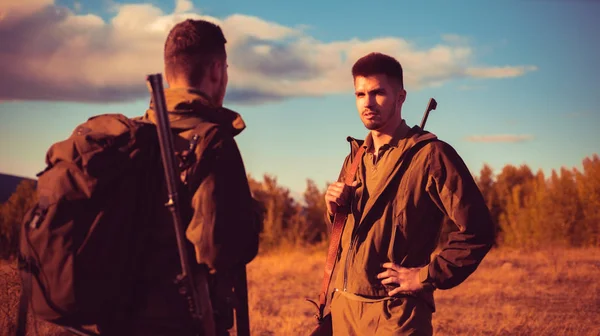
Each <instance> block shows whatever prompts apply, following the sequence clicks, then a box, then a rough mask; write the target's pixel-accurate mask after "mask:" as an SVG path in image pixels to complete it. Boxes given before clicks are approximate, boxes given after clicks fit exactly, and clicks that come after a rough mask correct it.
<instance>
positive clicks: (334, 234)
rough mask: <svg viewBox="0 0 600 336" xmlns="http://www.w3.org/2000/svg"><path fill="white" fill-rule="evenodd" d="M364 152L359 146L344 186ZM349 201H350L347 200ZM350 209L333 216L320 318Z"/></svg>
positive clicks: (345, 177) (345, 208)
mask: <svg viewBox="0 0 600 336" xmlns="http://www.w3.org/2000/svg"><path fill="white" fill-rule="evenodd" d="M364 152H365V148H364V147H363V146H360V147H359V149H358V151H357V152H356V154H355V155H354V160H353V161H352V165H351V166H350V170H348V171H347V172H346V175H345V176H344V183H345V184H346V186H350V185H351V184H352V182H353V181H354V177H355V175H356V171H357V169H358V165H359V163H360V162H361V161H362V155H363V153H364ZM348 203H350V202H348ZM349 210H350V206H349V205H346V206H343V207H341V206H340V207H338V208H337V210H336V212H335V214H334V217H333V225H332V230H331V238H330V240H329V249H328V252H327V260H326V262H325V271H324V274H323V282H322V284H321V293H320V294H319V305H318V309H319V315H318V316H317V318H318V319H319V320H321V319H322V318H323V310H324V309H325V303H326V301H327V292H328V291H329V283H330V281H331V274H332V271H333V266H334V264H335V259H336V256H337V252H338V247H339V245H340V239H341V238H342V231H343V230H344V224H345V223H346V219H347V218H348V212H349Z"/></svg>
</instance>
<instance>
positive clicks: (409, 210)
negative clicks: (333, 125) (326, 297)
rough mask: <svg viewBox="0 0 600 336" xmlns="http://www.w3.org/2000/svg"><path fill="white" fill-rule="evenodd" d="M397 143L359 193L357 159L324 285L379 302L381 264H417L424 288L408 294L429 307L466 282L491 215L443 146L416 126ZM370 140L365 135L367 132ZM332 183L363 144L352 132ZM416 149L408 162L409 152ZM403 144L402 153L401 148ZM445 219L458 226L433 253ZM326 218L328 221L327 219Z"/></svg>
mask: <svg viewBox="0 0 600 336" xmlns="http://www.w3.org/2000/svg"><path fill="white" fill-rule="evenodd" d="M404 127H406V128H407V129H409V131H408V134H407V135H406V136H404V137H403V138H402V139H398V140H397V143H394V144H391V145H392V146H396V148H397V149H395V150H394V151H392V152H390V154H389V155H391V156H390V157H389V158H388V160H386V162H387V163H388V164H387V165H386V166H383V167H378V168H377V170H378V173H379V174H383V175H382V176H383V177H382V178H381V182H380V183H379V184H378V185H377V186H376V187H375V188H374V189H372V190H370V192H369V194H370V197H368V199H366V197H363V191H364V185H365V171H364V170H365V168H364V162H363V163H361V164H359V168H358V172H357V175H356V179H358V186H357V188H356V189H355V191H354V194H353V198H352V204H351V211H350V214H349V215H348V219H347V221H346V224H345V228H344V231H343V234H342V239H341V244H340V251H339V253H338V259H337V262H336V265H335V269H334V271H333V276H332V283H331V285H330V288H333V289H334V290H336V291H342V292H343V293H345V294H349V295H350V296H353V297H355V298H360V299H367V300H378V299H385V298H386V297H387V292H388V291H389V290H390V289H392V287H389V286H384V285H382V284H381V280H380V279H377V274H378V273H380V272H382V271H383V270H384V269H383V268H382V267H381V265H382V264H383V263H385V262H394V263H396V264H399V265H400V266H402V267H407V268H412V267H423V268H422V270H421V272H420V280H421V281H422V282H424V283H428V285H427V286H426V288H427V289H425V290H423V291H421V292H420V293H412V295H414V296H417V297H420V298H422V299H424V300H425V301H426V302H427V303H429V305H430V306H431V308H432V309H433V310H434V311H435V304H434V301H433V290H434V289H435V288H438V289H448V288H452V287H454V286H456V285H458V284H460V283H461V282H462V281H464V280H465V279H466V278H467V277H468V276H469V275H470V274H471V273H473V271H475V269H476V268H477V267H478V265H479V263H480V262H481V260H482V259H483V257H484V256H485V255H486V253H487V252H488V251H489V249H490V248H491V246H492V242H493V237H494V234H493V233H494V230H493V224H492V219H491V216H490V213H489V211H488V208H487V206H486V204H485V202H484V199H483V197H482V194H481V192H480V191H479V189H478V187H477V185H476V184H475V181H474V179H473V177H472V175H471V173H470V172H469V170H468V168H467V166H466V165H465V163H464V162H463V161H462V159H461V158H460V157H459V155H458V154H457V153H456V151H455V150H454V149H453V148H452V147H451V146H450V145H449V144H447V143H445V142H443V141H441V140H439V139H437V137H436V136H435V135H434V134H432V133H429V132H425V131H423V130H421V129H420V128H419V127H417V126H415V127H413V128H412V129H410V128H409V127H407V126H404ZM367 139H368V137H367ZM347 140H348V141H349V143H350V149H351V152H350V154H349V155H348V156H347V157H346V159H345V161H344V164H343V167H342V170H341V173H340V177H339V179H338V181H343V177H344V174H345V172H346V170H347V169H349V168H350V165H351V164H352V160H353V158H354V155H355V153H356V152H357V150H358V148H359V146H363V145H365V141H363V140H357V139H354V138H351V137H348V139H347ZM418 146H421V148H420V150H419V151H418V152H417V153H416V154H415V155H414V157H412V160H408V159H406V158H404V157H403V154H405V153H406V152H407V151H408V150H410V149H415V148H418ZM402 148H404V150H402ZM444 216H448V217H449V218H450V219H451V220H452V221H453V222H454V223H455V224H456V225H457V227H458V228H459V230H458V231H457V232H454V233H451V234H450V237H449V241H448V243H447V245H446V246H444V247H443V249H442V250H441V252H440V253H439V255H437V256H435V257H434V258H433V259H432V260H430V256H431V254H432V252H434V250H435V249H436V246H437V243H438V239H439V235H440V231H441V226H442V222H443V219H444ZM331 219H332V218H329V220H330V222H331Z"/></svg>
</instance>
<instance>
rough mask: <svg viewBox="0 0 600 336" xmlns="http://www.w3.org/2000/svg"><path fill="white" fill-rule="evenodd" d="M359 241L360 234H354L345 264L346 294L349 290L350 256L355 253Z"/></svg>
mask: <svg viewBox="0 0 600 336" xmlns="http://www.w3.org/2000/svg"><path fill="white" fill-rule="evenodd" d="M357 241H358V234H354V235H353V237H352V240H351V241H350V248H349V249H348V253H346V260H345V262H344V292H346V291H347V289H348V259H350V255H351V254H352V253H353V252H354V247H355V246H356V244H357V243H356V242H357Z"/></svg>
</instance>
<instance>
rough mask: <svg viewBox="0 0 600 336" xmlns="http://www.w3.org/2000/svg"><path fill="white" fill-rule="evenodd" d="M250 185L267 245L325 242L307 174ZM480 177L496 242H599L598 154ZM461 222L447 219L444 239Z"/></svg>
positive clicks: (13, 226) (26, 198) (1, 232)
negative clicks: (294, 184)
mask: <svg viewBox="0 0 600 336" xmlns="http://www.w3.org/2000/svg"><path fill="white" fill-rule="evenodd" d="M249 180H250V187H251V189H252V192H253V194H254V196H255V198H256V199H257V200H259V201H260V203H261V204H262V206H263V211H264V222H263V232H262V236H261V250H263V251H264V250H269V249H272V248H277V247H281V246H299V245H311V244H317V243H321V242H324V241H327V239H328V238H329V237H328V234H329V230H328V226H327V224H326V222H325V216H324V214H325V201H324V195H325V190H326V186H323V187H319V186H317V185H316V183H315V182H314V181H312V180H310V179H308V180H307V186H306V190H305V191H304V194H303V199H302V200H301V201H298V200H296V199H294V198H293V197H292V196H291V192H290V190H289V189H287V188H285V187H282V186H280V185H278V184H277V179H276V178H275V177H273V176H270V175H265V176H263V179H262V181H261V180H256V179H254V178H252V177H249ZM475 180H476V181H477V184H478V185H479V188H480V189H481V191H482V193H483V195H484V198H485V199H486V202H487V205H488V207H489V209H490V212H491V213H492V217H493V220H494V223H495V225H496V233H497V234H496V245H498V246H508V247H518V248H539V247H547V246H562V247H567V246H568V247H583V246H600V158H599V157H598V155H593V156H592V157H588V158H585V159H584V160H583V170H582V171H579V170H578V169H576V168H573V169H567V168H564V167H563V168H561V169H559V170H558V171H556V170H552V172H551V174H550V176H545V175H544V173H543V171H541V170H539V171H537V172H536V173H534V172H533V171H532V170H531V169H530V168H529V167H528V166H526V165H522V166H519V167H516V166H513V165H507V166H505V167H504V168H503V169H502V170H501V171H500V172H499V173H498V174H494V172H493V170H492V169H491V167H490V166H489V165H484V167H483V168H482V170H481V171H480V173H479V175H478V176H477V175H476V176H475ZM34 188H35V185H34V182H32V181H23V182H21V184H20V185H19V186H18V187H17V190H16V191H15V193H13V195H12V196H11V197H10V199H9V200H8V201H7V202H5V203H3V204H1V205H0V257H1V258H3V259H7V258H10V257H12V256H14V254H15V252H16V250H17V244H18V229H19V225H20V221H21V218H22V217H23V215H24V214H25V211H26V210H27V209H28V208H29V207H31V206H32V204H33V203H34V202H35V197H36V196H35V190H34ZM455 229H456V227H455V226H454V225H453V224H452V222H451V221H450V220H446V221H445V223H444V229H443V234H442V237H440V243H443V241H444V240H445V237H446V235H447V234H448V232H450V231H452V230H455Z"/></svg>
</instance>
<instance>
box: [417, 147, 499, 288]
mask: <svg viewBox="0 0 600 336" xmlns="http://www.w3.org/2000/svg"><path fill="white" fill-rule="evenodd" d="M429 162H430V166H429V176H430V177H429V179H428V182H427V192H428V193H429V195H430V197H431V199H432V200H433V201H434V202H435V203H436V204H437V205H438V207H439V208H440V210H442V212H444V213H445V214H446V215H447V216H448V217H449V218H450V219H451V220H452V221H453V222H454V223H455V224H456V225H457V226H458V231H455V232H451V233H450V234H449V236H448V241H447V243H446V244H445V245H444V246H442V248H443V249H442V251H441V252H440V253H439V254H438V255H436V256H435V257H434V258H433V259H432V261H431V262H430V263H429V265H428V266H427V267H425V268H423V269H421V272H420V274H419V279H420V280H421V282H424V283H428V284H431V285H433V286H434V287H435V288H439V289H449V288H452V287H454V286H457V285H458V284H460V283H461V282H463V281H464V280H465V279H466V278H467V277H468V276H469V275H471V274H472V273H473V272H474V271H475V270H476V269H477V267H478V266H479V264H480V263H481V261H482V260H483V258H484V256H485V255H486V254H487V252H488V251H489V250H490V249H491V247H492V244H493V240H494V227H493V222H492V218H491V215H490V212H489V209H488V208H487V205H486V203H485V201H484V199H483V196H482V194H481V192H480V190H479V188H478V186H477V184H476V183H475V180H474V179H473V177H472V175H471V173H470V172H469V169H468V168H467V166H466V165H465V163H464V162H463V160H462V159H461V158H460V156H459V155H458V154H457V153H456V151H455V150H454V148H452V147H451V146H450V145H448V144H446V143H443V142H440V145H438V146H436V147H435V148H434V149H433V151H432V152H431V157H430V161H429Z"/></svg>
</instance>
